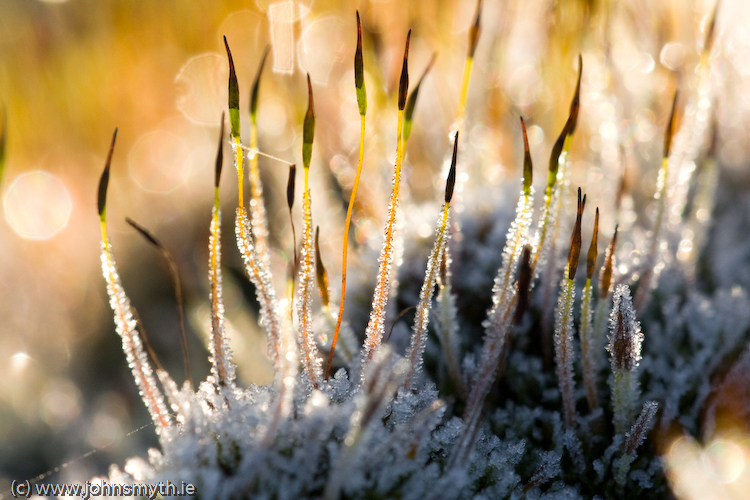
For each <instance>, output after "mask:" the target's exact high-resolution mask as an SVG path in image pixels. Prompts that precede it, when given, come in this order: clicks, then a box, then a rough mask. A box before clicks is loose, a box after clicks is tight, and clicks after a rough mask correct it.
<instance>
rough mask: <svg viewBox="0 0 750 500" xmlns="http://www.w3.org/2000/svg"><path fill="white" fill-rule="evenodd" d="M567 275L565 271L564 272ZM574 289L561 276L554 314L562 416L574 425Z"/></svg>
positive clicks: (556, 360) (568, 423) (571, 281)
mask: <svg viewBox="0 0 750 500" xmlns="http://www.w3.org/2000/svg"><path fill="white" fill-rule="evenodd" d="M566 275H567V273H566ZM575 296H576V290H575V283H574V281H573V280H572V279H569V278H567V277H565V278H563V280H562V282H561V283H560V296H559V298H558V302H557V311H556V312H555V316H556V318H557V320H556V321H555V362H556V364H557V380H558V384H559V385H560V394H561V396H562V401H563V410H564V411H563V416H564V417H565V425H567V426H568V427H573V426H574V425H575V416H576V407H575V397H574V392H575V380H574V378H573V377H574V375H575V373H574V371H573V360H574V359H575V352H574V350H573V303H574V302H575Z"/></svg>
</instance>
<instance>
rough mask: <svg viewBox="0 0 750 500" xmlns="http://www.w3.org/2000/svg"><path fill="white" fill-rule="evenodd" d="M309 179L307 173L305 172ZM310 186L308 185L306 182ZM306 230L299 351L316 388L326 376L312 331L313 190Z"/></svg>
mask: <svg viewBox="0 0 750 500" xmlns="http://www.w3.org/2000/svg"><path fill="white" fill-rule="evenodd" d="M305 176H307V171H305ZM305 184H307V181H305ZM304 205H305V230H304V233H303V236H302V248H301V249H300V259H299V263H300V269H299V291H298V293H297V295H298V299H297V314H298V316H299V337H298V343H299V350H300V355H301V356H302V360H301V361H302V366H304V368H305V374H306V375H307V379H308V380H309V382H310V383H311V384H312V385H313V386H314V387H317V386H318V384H319V383H320V379H321V377H322V375H323V368H322V364H323V360H322V359H321V357H320V356H318V346H317V345H316V344H315V337H314V334H313V329H312V292H313V286H314V285H315V247H314V246H313V230H312V212H311V210H310V190H309V189H308V190H306V191H305V203H304Z"/></svg>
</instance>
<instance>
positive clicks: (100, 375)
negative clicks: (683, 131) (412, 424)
mask: <svg viewBox="0 0 750 500" xmlns="http://www.w3.org/2000/svg"><path fill="white" fill-rule="evenodd" d="M714 6H715V1H714V0H662V1H656V2H654V1H645V0H633V1H628V2H624V1H623V2H617V1H615V0H558V1H554V0H526V1H513V0H486V1H485V2H483V6H482V32H481V38H480V43H479V48H478V50H477V53H476V56H475V63H474V67H473V73H472V77H471V83H470V86H469V94H468V106H467V114H466V118H465V123H463V122H462V123H457V122H456V117H457V107H458V104H457V103H458V94H459V90H460V84H461V74H462V71H463V64H464V59H465V55H466V46H467V32H468V28H469V26H470V24H471V23H472V21H473V18H474V15H475V11H476V8H477V4H476V2H475V1H473V0H471V1H460V0H424V1H419V2H399V1H396V0H371V1H364V0H362V1H357V2H348V1H334V0H308V1H302V0H300V1H296V0H295V1H292V0H286V1H279V2H274V1H271V0H248V1H231V0H228V1H221V2H200V3H198V2H185V1H179V0H161V1H157V0H142V1H138V2H135V1H126V0H116V1H110V2H101V1H97V0H68V1H65V0H62V1H60V0H55V1H51V0H47V1H36V0H34V1H31V0H29V1H23V2H21V1H11V0H5V1H0V106H2V107H1V108H0V112H1V113H2V115H3V118H4V121H3V122H2V123H3V134H4V136H5V137H6V146H5V157H4V164H3V167H2V178H0V196H1V197H2V202H3V206H2V210H3V217H0V297H2V299H1V300H0V492H3V491H5V490H7V488H8V487H9V486H8V485H9V483H10V481H11V480H12V479H25V478H31V477H34V476H36V475H38V474H41V473H44V472H46V471H48V470H50V469H53V468H54V467H58V466H60V465H61V464H64V463H68V462H70V465H69V466H68V467H66V468H65V470H64V471H63V472H62V473H60V476H59V478H58V479H59V481H62V480H63V479H67V478H79V479H80V478H88V477H91V476H93V475H96V474H102V473H104V472H106V470H107V468H108V465H109V464H111V463H120V464H122V463H123V462H124V460H125V459H126V458H128V457H131V456H135V455H139V456H146V451H145V450H146V449H147V448H148V447H150V446H156V444H157V441H156V438H155V435H154V432H153V428H151V427H149V426H148V423H149V417H148V415H147V412H146V410H145V408H144V406H143V404H142V402H141V400H140V398H139V396H138V394H137V391H136V388H135V384H134V382H133V380H132V377H131V374H130V371H129V369H128V367H127V365H126V362H125V358H124V355H123V354H122V350H121V346H120V341H119V338H118V337H117V335H116V333H115V331H114V326H113V322H112V318H111V310H110V308H109V305H108V302H107V296H106V291H105V286H104V280H103V279H102V278H101V274H100V260H99V251H100V247H99V245H100V234H99V225H98V220H97V214H96V206H95V205H96V188H97V184H98V181H99V176H100V174H101V170H102V168H103V165H104V160H105V156H106V153H107V148H108V146H109V142H110V139H111V136H112V132H113V131H114V129H115V127H119V133H118V140H117V145H116V147H115V153H114V158H113V162H112V178H111V181H110V189H109V198H108V217H109V227H110V238H111V240H112V243H113V246H114V251H115V254H116V256H117V258H118V264H119V266H120V271H121V275H122V278H123V284H124V287H125V289H126V291H127V293H128V295H129V296H130V298H131V300H132V302H133V305H134V306H135V308H136V309H137V310H138V311H139V313H140V316H141V319H142V322H143V325H144V328H145V330H146V332H147V333H148V335H149V339H150V341H151V343H152V344H153V345H154V349H155V350H156V352H157V354H158V355H159V357H160V360H161V361H162V363H163V364H164V365H165V367H166V368H167V369H168V370H169V371H170V373H171V374H172V375H173V376H174V377H175V378H176V380H177V382H178V383H180V382H182V380H183V375H182V374H183V367H182V353H181V351H180V343H179V336H178V335H179V334H178V322H177V312H176V307H175V300H174V298H173V289H172V284H171V282H170V280H169V273H168V268H167V267H166V265H165V263H164V262H163V261H162V260H161V258H160V256H159V255H158V253H157V252H156V251H154V250H153V249H152V248H151V247H149V246H147V245H146V244H145V243H144V242H143V240H142V239H140V238H139V236H138V235H137V234H136V233H135V231H133V230H132V229H131V228H130V227H128V226H127V224H125V222H124V218H125V216H130V217H132V218H134V219H135V220H136V221H138V222H140V223H141V224H143V225H144V226H146V227H147V228H149V229H150V230H151V231H152V232H154V233H155V234H156V235H157V236H158V237H159V238H160V239H161V241H162V242H163V243H164V244H165V246H167V248H169V249H170V251H172V252H173V254H174V255H175V257H176V259H177V262H178V264H179V266H180V269H181V272H182V277H183V291H184V294H185V302H186V304H185V307H186V315H187V324H188V337H189V339H188V343H189V347H190V353H191V358H192V360H193V369H194V379H195V380H196V381H198V380H202V379H203V378H205V375H206V374H207V372H208V368H209V365H208V361H207V350H206V348H205V335H206V332H207V331H208V327H209V304H208V300H207V298H208V280H207V259H208V251H207V243H208V225H209V219H210V207H211V203H212V201H213V191H212V182H213V162H214V157H215V154H216V144H217V139H218V128H219V127H218V126H219V120H220V116H221V111H222V110H223V109H224V108H225V106H226V86H227V83H226V82H227V76H228V67H227V63H226V53H225V52H224V48H223V41H222V36H223V35H226V37H227V40H228V42H229V44H230V46H231V48H232V52H233V56H234V61H235V65H236V67H237V75H238V79H239V84H240V92H241V101H240V107H241V112H242V120H243V122H242V123H243V137H244V136H246V135H247V133H248V130H249V125H248V120H249V118H248V114H247V106H248V104H249V102H248V98H249V91H250V86H251V84H252V81H253V79H254V77H255V74H256V71H257V68H258V65H259V63H260V59H261V56H262V54H263V51H264V49H265V47H266V46H269V45H270V46H271V52H270V54H269V60H268V61H267V64H266V69H265V70H264V74H263V78H262V83H261V91H260V105H259V123H260V150H261V151H263V152H265V153H267V154H269V155H272V156H274V157H277V158H279V159H281V160H283V161H276V160H272V159H269V158H266V157H262V158H261V159H260V165H261V170H262V175H263V180H264V185H265V190H266V196H267V200H268V201H267V203H268V205H267V209H268V213H269V219H270V226H271V228H272V234H271V238H272V245H273V248H274V249H275V250H274V252H273V255H272V263H273V265H274V269H278V271H277V273H276V275H275V279H276V281H277V283H276V284H277V290H283V279H284V270H285V269H286V267H285V266H286V263H287V262H288V260H289V255H290V248H291V231H290V229H289V227H288V225H289V224H288V214H287V212H286V205H285V198H284V195H285V185H286V176H287V172H288V169H287V166H286V163H285V162H299V161H300V157H301V153H300V152H301V136H302V134H301V124H302V117H303V115H304V112H305V108H306V106H307V95H306V88H305V80H304V78H305V73H307V72H309V73H310V76H311V79H312V83H313V88H314V92H315V110H316V115H317V132H316V142H315V148H314V155H313V167H312V169H311V174H310V175H311V183H312V193H313V194H312V196H313V206H314V209H313V210H314V212H313V215H314V217H315V218H316V223H319V224H320V226H321V229H320V230H321V242H323V247H322V251H323V259H324V261H325V262H326V265H327V266H328V268H329V273H330V274H331V285H332V288H333V289H334V290H338V289H339V285H338V282H339V279H340V274H339V272H340V271H339V270H340V257H339V253H340V249H341V243H342V241H341V238H342V236H341V232H342V227H343V218H344V215H345V209H346V203H347V200H348V197H349V193H350V190H351V186H352V184H353V180H354V173H355V171H356V162H357V154H358V147H359V126H358V125H359V120H358V111H357V104H356V98H355V93H354V87H353V81H354V78H353V64H352V58H353V54H354V48H355V43H356V22H355V9H359V11H360V14H361V15H362V20H363V31H364V46H365V69H366V83H367V92H368V100H369V108H368V116H367V126H368V132H367V143H366V153H365V167H364V173H363V178H362V185H363V186H364V188H362V190H361V191H359V194H358V200H357V205H356V211H355V221H354V222H355V228H354V239H353V242H354V243H353V245H354V247H353V248H355V249H357V250H358V251H357V252H352V253H350V255H352V254H353V257H350V258H353V259H354V261H353V263H350V269H351V271H350V273H351V274H350V279H351V280H352V282H353V283H355V284H354V285H352V287H353V290H354V292H353V293H355V295H356V290H357V285H356V283H364V284H363V285H361V286H362V289H363V290H364V292H363V296H365V302H366V300H367V297H366V296H367V294H369V293H371V288H370V289H369V290H368V289H367V287H368V286H370V285H368V284H367V283H368V282H367V280H368V279H370V278H368V276H369V277H371V276H372V269H374V266H375V265H376V262H375V260H374V258H373V255H375V253H374V252H376V251H377V250H378V249H379V247H380V240H379V239H378V238H379V235H380V232H381V229H380V228H381V224H382V220H383V219H384V218H385V212H386V200H387V196H388V193H389V191H390V185H389V184H390V176H391V172H392V164H393V160H394V158H395V135H396V132H395V124H396V98H395V94H394V91H395V89H396V88H397V83H398V81H397V79H398V74H399V72H400V67H401V58H402V54H403V44H404V40H405V37H406V33H407V31H408V29H409V28H412V29H413V37H412V45H411V50H410V57H409V66H410V72H411V81H412V86H413V85H414V84H416V82H417V80H418V78H419V76H420V75H421V73H422V71H423V69H424V68H425V66H426V65H427V62H428V61H429V59H430V57H431V56H432V54H433V53H434V52H436V53H437V54H438V57H437V60H436V64H435V67H434V68H433V69H432V72H431V74H430V75H429V76H428V77H427V78H426V79H425V82H424V85H423V87H422V91H421V93H420V98H419V99H420V100H419V102H418V104H417V112H416V115H415V125H414V132H413V134H412V138H411V139H410V142H409V148H408V150H407V155H408V156H407V164H406V165H407V166H406V169H405V179H406V190H405V192H403V193H402V200H403V203H404V204H405V206H407V207H409V210H408V213H407V215H406V217H405V220H404V221H403V224H404V225H405V226H406V230H407V231H408V232H409V234H410V235H414V239H415V240H418V241H427V239H428V238H429V237H430V235H431V233H432V230H433V224H434V219H435V214H436V213H437V209H438V207H439V203H440V201H441V198H442V195H441V189H442V186H443V182H444V180H443V177H442V175H441V171H442V169H443V165H444V161H445V158H446V155H448V154H449V151H450V147H451V144H450V135H449V132H450V131H451V130H454V129H455V128H458V127H460V128H463V129H464V130H465V131H466V134H465V135H464V136H463V137H464V138H465V139H464V140H463V141H462V164H463V165H465V169H464V172H463V173H461V175H460V183H461V184H462V188H461V191H460V192H459V196H462V197H463V199H464V201H463V206H464V207H465V210H467V211H476V210H480V211H481V210H484V211H489V210H491V209H492V208H494V207H495V206H496V205H497V204H502V203H506V204H507V203H512V201H510V202H507V201H505V200H503V199H502V196H505V195H506V194H507V193H513V192H515V190H516V189H517V184H516V183H517V181H518V179H519V178H520V173H521V158H522V153H523V150H522V147H521V144H522V143H521V134H520V129H519V126H518V116H519V115H520V114H522V115H523V116H524V117H525V118H526V123H527V125H528V126H529V140H530V143H531V152H532V157H533V158H534V160H535V162H536V165H537V167H538V168H539V169H540V170H539V171H538V172H539V173H538V174H537V175H536V180H535V184H536V185H537V186H538V188H537V189H540V188H541V186H542V185H543V184H544V181H545V179H546V175H544V173H543V172H544V170H546V159H547V158H548V155H549V150H550V147H551V144H552V143H553V142H554V140H555V139H556V137H557V134H558V133H559V130H560V129H561V127H562V125H563V123H564V120H565V117H566V116H567V113H568V106H569V101H570V96H571V95H572V93H573V89H574V86H575V78H576V73H577V70H578V62H577V58H578V54H579V53H582V54H583V61H584V68H585V70H584V79H583V83H582V108H581V109H582V110H581V119H580V122H579V130H580V132H577V136H576V140H575V141H574V143H573V149H572V155H573V158H574V172H573V176H574V183H575V184H578V185H582V186H584V189H585V190H586V191H587V192H588V194H589V197H590V199H593V202H591V201H590V203H591V205H590V206H594V205H595V204H599V206H600V207H602V228H601V229H602V232H603V233H605V234H611V231H612V229H613V227H614V221H615V219H614V215H613V210H609V211H608V210H606V208H609V207H611V206H612V203H613V201H612V200H613V198H614V195H615V193H616V190H617V189H618V185H619V179H620V177H621V176H622V171H623V165H627V167H628V169H627V172H628V174H627V178H626V180H627V185H628V196H629V197H630V198H631V200H632V202H631V205H630V209H631V211H632V214H633V215H632V218H633V221H635V219H636V218H638V217H640V216H642V214H643V213H644V212H645V209H644V208H643V207H642V206H641V205H640V204H639V201H642V200H645V201H648V200H649V199H651V198H652V197H653V192H654V186H655V182H656V173H657V171H658V167H659V164H660V154H661V147H662V145H661V141H662V137H663V130H664V126H665V125H666V118H667V114H668V112H669V107H670V105H671V99H672V95H673V93H674V91H675V90H676V89H683V88H687V89H689V88H691V87H694V85H695V80H696V78H697V76H696V73H695V68H696V65H697V64H698V63H699V57H700V50H701V49H702V48H703V40H704V37H705V32H706V28H707V24H708V20H709V18H710V15H711V13H712V11H713V9H714ZM748 20H750V12H749V7H748V5H746V4H745V2H743V0H726V1H724V2H723V4H722V7H721V9H720V11H719V23H718V25H717V26H718V28H717V30H718V42H717V44H716V47H715V48H714V49H713V52H712V54H713V55H712V58H713V60H714V61H715V62H714V78H716V79H718V83H716V85H715V88H716V89H718V91H717V95H719V99H718V104H717V116H718V122H719V124H720V137H721V148H720V152H719V159H720V162H721V164H722V165H723V168H724V169H725V173H724V174H722V175H725V176H728V178H730V179H732V180H733V181H734V182H736V184H737V186H742V187H744V186H746V185H747V183H748V174H747V173H745V172H744V170H743V167H746V165H747V159H748V153H750V151H749V149H750V142H748V141H747V140H746V137H747V130H748V126H750V123H749V121H748V118H749V117H750V85H749V84H750V81H749V80H750V64H748V62H750V31H748V30H743V29H741V28H742V26H743V22H744V23H745V24H744V25H745V26H746V22H747V21H748ZM705 119H707V118H705V117H704V120H705ZM621 150H625V151H627V153H626V154H621V153H620V151H621ZM230 167H231V166H230V165H225V175H224V178H223V181H222V189H221V193H222V197H223V203H224V205H223V206H224V229H223V231H224V235H225V240H224V248H225V251H224V259H225V261H224V274H225V279H226V280H227V284H226V298H225V300H226V307H227V314H228V318H229V323H230V335H231V337H232V347H233V350H234V352H235V361H236V362H237V363H238V365H239V373H240V376H241V378H242V380H243V381H244V383H246V384H249V383H259V384H260V383H266V382H268V381H269V380H271V377H272V375H271V372H270V364H269V361H268V359H267V357H266V355H265V351H266V348H265V340H264V338H263V335H262V332H261V331H260V329H259V327H258V326H257V314H256V313H257V306H256V305H255V304H254V299H253V295H254V294H253V291H252V289H251V288H250V285H249V283H248V282H247V280H246V279H245V277H244V271H243V269H242V266H241V262H240V259H239V256H238V253H237V251H236V250H235V249H236V246H235V244H234V242H233V239H232V238H231V235H233V233H234V231H233V221H232V219H233V217H232V214H233V212H234V208H233V207H234V206H235V205H236V200H237V194H236V192H237V185H236V183H237V181H236V176H234V175H232V174H233V172H232V171H231V170H232V169H231V168H230ZM508 182H510V183H511V184H507V183H508ZM507 185H510V186H511V188H510V190H507V189H505V190H504V189H500V187H502V186H507ZM300 193H301V187H298V196H299V195H300ZM300 199H301V198H298V200H300ZM645 201H644V203H645ZM299 206H300V205H298V206H297V207H296V208H297V210H298V211H299ZM508 206H510V205H508ZM295 217H297V218H298V219H299V221H298V228H299V227H301V218H300V214H299V213H296V214H295ZM631 222H632V221H631ZM298 234H299V231H298ZM586 238H588V236H586V237H585V238H584V239H586ZM498 251H499V249H498ZM358 255H363V256H366V257H365V258H362V259H361V260H358ZM358 264H359V266H358ZM358 269H359V271H358ZM488 279H489V283H490V286H491V277H489V278H488ZM337 295H338V292H337V291H335V292H334V296H337ZM351 307H352V311H354V312H349V314H350V315H352V314H354V313H355V312H356V311H358V309H357V307H358V304H357V301H356V299H354V300H353V304H352V305H351ZM358 321H359V323H358ZM352 323H353V324H354V325H355V327H356V326H357V325H358V324H360V323H362V320H361V319H360V320H357V319H352ZM144 425H146V427H145V428H143V429H141V430H140V431H138V432H135V433H133V434H129V433H130V432H131V431H133V430H136V429H139V428H140V427H141V426H144ZM92 450H97V451H96V453H94V454H92V455H91V456H87V457H85V458H82V459H79V457H81V456H82V455H84V454H87V453H88V452H90V451H92Z"/></svg>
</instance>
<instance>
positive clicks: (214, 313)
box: [208, 206, 234, 386]
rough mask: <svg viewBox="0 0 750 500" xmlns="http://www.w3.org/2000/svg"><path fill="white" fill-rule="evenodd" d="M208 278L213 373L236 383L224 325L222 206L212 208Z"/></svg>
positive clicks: (218, 378)
mask: <svg viewBox="0 0 750 500" xmlns="http://www.w3.org/2000/svg"><path fill="white" fill-rule="evenodd" d="M208 248H209V257H208V269H209V272H208V278H209V281H210V282H211V340H210V342H209V344H208V350H209V352H210V353H211V356H210V358H209V360H210V361H211V374H212V375H213V377H214V381H215V382H216V383H217V384H219V385H222V386H224V385H229V386H231V385H233V384H234V364H233V363H232V350H231V349H230V348H229V339H228V338H227V332H226V330H225V328H224V299H223V297H222V295H221V210H220V209H219V208H218V206H215V207H214V209H213V214H212V217H211V236H210V239H209V243H208Z"/></svg>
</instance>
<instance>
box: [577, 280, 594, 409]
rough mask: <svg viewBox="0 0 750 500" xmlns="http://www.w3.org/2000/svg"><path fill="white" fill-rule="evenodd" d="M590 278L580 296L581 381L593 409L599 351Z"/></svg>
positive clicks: (590, 407)
mask: <svg viewBox="0 0 750 500" xmlns="http://www.w3.org/2000/svg"><path fill="white" fill-rule="evenodd" d="M592 295H593V294H592V286H591V280H590V279H587V280H586V286H585V287H584V288H583V293H582V296H581V327H580V328H581V331H580V333H579V334H580V337H581V358H582V361H583V383H584V385H585V386H586V401H587V402H588V405H589V410H592V411H593V410H594V408H596V407H597V406H598V405H599V404H598V402H597V397H596V368H597V366H598V363H597V356H598V354H599V352H598V351H597V349H596V341H595V340H594V338H593V337H594V332H593V324H592V316H593V314H592V313H593V311H592V308H591V297H592Z"/></svg>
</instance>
